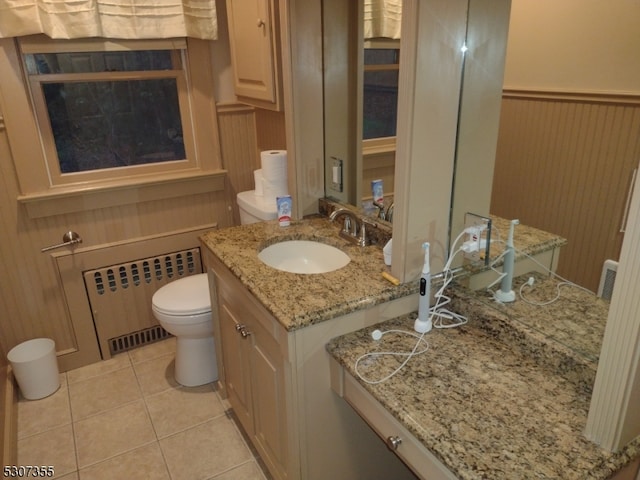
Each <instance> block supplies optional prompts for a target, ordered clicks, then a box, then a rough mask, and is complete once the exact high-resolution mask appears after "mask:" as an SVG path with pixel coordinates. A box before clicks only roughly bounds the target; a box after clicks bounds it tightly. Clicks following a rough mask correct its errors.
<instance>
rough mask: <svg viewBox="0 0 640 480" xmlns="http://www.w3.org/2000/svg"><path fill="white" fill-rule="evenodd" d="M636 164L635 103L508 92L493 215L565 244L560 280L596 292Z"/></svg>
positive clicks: (618, 235)
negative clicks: (553, 236) (543, 232)
mask: <svg viewBox="0 0 640 480" xmlns="http://www.w3.org/2000/svg"><path fill="white" fill-rule="evenodd" d="M639 160H640V96H638V95H608V94H590V93H566V92H563V93H558V92H540V91H514V90H505V91H504V93H503V101H502V113H501V119H500V131H499V135H498V148H497V154H496V165H495V173H494V179H493V194H492V198H491V213H493V214H494V215H498V216H500V217H504V218H518V219H520V221H521V222H522V223H524V224H527V225H531V226H534V227H537V228H540V229H542V230H546V231H549V232H553V233H556V234H558V235H561V236H563V237H565V238H567V240H568V241H569V242H568V245H567V246H566V247H564V248H563V250H562V253H561V255H560V262H559V265H558V274H559V275H561V276H563V277H565V278H567V279H569V280H571V281H574V282H576V283H578V284H580V285H582V286H584V287H586V288H588V289H590V290H593V291H594V292H595V291H596V290H597V288H598V283H599V280H600V274H601V271H602V266H603V263H604V261H605V260H606V259H613V260H618V258H619V255H620V248H621V245H622V239H623V236H624V233H623V232H622V231H621V230H623V229H624V225H623V223H624V220H625V219H624V216H625V210H626V208H625V207H626V204H627V200H628V194H629V191H630V186H631V179H632V177H633V172H634V170H635V169H637V167H638V161H639ZM506 234H507V232H500V235H501V238H502V239H503V240H504V239H505V238H506ZM516 247H517V246H516Z"/></svg>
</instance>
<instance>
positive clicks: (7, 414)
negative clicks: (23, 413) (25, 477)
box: [0, 365, 18, 465]
mask: <svg viewBox="0 0 640 480" xmlns="http://www.w3.org/2000/svg"><path fill="white" fill-rule="evenodd" d="M0 427H1V428H0V435H2V443H1V445H2V451H1V452H0V455H2V465H17V460H18V389H17V388H16V384H15V382H14V379H13V373H12V371H11V367H9V366H8V365H7V366H3V367H2V369H1V371H0Z"/></svg>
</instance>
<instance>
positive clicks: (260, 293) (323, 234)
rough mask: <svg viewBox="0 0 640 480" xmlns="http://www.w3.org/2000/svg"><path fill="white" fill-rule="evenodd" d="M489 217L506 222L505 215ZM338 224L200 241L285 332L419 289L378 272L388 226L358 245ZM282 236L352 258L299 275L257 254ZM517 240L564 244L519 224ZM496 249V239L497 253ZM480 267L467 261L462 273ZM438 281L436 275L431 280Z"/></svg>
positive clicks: (319, 220) (233, 232)
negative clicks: (342, 264)
mask: <svg viewBox="0 0 640 480" xmlns="http://www.w3.org/2000/svg"><path fill="white" fill-rule="evenodd" d="M321 206H324V207H323V209H321V210H322V211H323V212H324V213H327V214H328V213H330V211H331V210H332V209H333V208H335V207H336V204H333V203H326V202H325V203H323V204H321ZM493 221H494V222H496V224H497V225H503V224H504V223H505V222H506V224H507V225H508V221H506V220H503V219H499V218H494V220H493ZM501 222H502V223H501ZM339 228H340V227H339V224H338V223H335V222H330V221H329V219H328V218H327V217H326V216H322V215H318V216H313V217H310V218H306V219H304V220H299V221H293V222H292V223H291V225H290V226H289V227H280V226H279V224H278V222H277V220H273V221H268V222H259V223H254V224H250V225H240V226H237V227H229V228H224V229H220V230H213V231H211V232H208V233H206V234H205V235H203V236H202V241H203V243H204V244H205V245H206V246H207V247H208V248H209V249H210V250H211V252H212V253H213V254H214V255H216V256H217V257H218V258H219V259H220V260H221V261H222V263H223V264H224V265H226V266H227V268H229V270H231V272H232V273H233V274H234V275H235V276H236V277H237V278H238V279H239V280H240V281H241V282H242V283H243V284H244V285H245V287H246V288H247V289H248V290H249V291H250V292H251V293H252V294H253V295H254V296H255V297H256V298H257V299H258V300H260V302H261V303H262V304H263V305H264V307H265V308H266V309H267V310H268V311H269V312H270V313H271V314H272V315H273V316H274V317H275V318H276V319H277V320H278V321H279V322H280V323H281V324H282V325H283V327H284V328H285V329H286V330H288V331H293V330H296V329H298V328H303V327H306V326H309V325H313V324H315V323H318V322H322V321H325V320H329V319H332V318H335V317H337V316H341V315H346V314H349V313H352V312H354V311H357V310H361V309H366V308H370V307H372V306H374V305H378V304H381V303H384V302H388V301H390V300H394V299H397V298H402V297H404V296H407V295H411V294H416V293H417V292H418V282H417V280H416V281H414V282H408V283H405V284H402V285H398V286H396V285H393V284H391V283H390V282H389V281H387V280H385V279H384V278H383V277H382V275H381V274H382V272H383V271H387V272H390V269H389V267H387V266H386V265H385V264H384V258H383V254H382V246H384V244H385V243H386V241H387V240H388V235H389V234H390V232H389V231H387V229H384V228H383V229H371V230H372V237H373V240H374V241H375V242H376V243H375V244H374V245H371V246H367V247H358V246H357V245H355V244H352V243H349V242H348V241H346V240H344V239H342V238H340V237H339V236H338V231H339ZM284 240H314V241H319V242H323V243H327V244H329V245H333V246H335V247H338V248H340V249H341V250H343V251H344V252H345V253H347V255H349V257H350V258H351V262H350V263H349V264H348V265H347V266H346V267H344V268H342V269H340V270H336V271H334V272H330V273H326V274H322V275H303V274H295V273H288V272H281V271H279V270H275V269H273V268H271V267H268V266H267V265H265V264H264V263H262V262H261V261H260V260H259V259H258V252H260V250H262V249H263V248H265V247H267V246H269V245H271V244H273V243H277V242H280V241H284ZM515 241H516V243H517V245H519V246H520V247H521V248H522V249H523V250H524V251H526V253H528V254H530V255H534V254H536V253H538V252H542V251H545V250H549V249H551V248H555V247H559V246H562V245H564V243H566V240H565V239H563V238H561V237H559V236H557V235H554V234H551V233H547V232H543V231H541V230H538V229H535V228H532V227H527V226H525V225H519V226H518V228H517V230H516V236H515ZM492 248H493V246H492ZM498 249H499V246H498V244H496V249H495V251H496V255H499V250H498ZM492 256H493V255H492ZM483 268H484V266H480V265H476V266H466V267H465V272H464V274H467V275H468V274H472V273H474V272H476V271H477V270H481V269H483ZM437 282H438V281H437V279H434V285H437Z"/></svg>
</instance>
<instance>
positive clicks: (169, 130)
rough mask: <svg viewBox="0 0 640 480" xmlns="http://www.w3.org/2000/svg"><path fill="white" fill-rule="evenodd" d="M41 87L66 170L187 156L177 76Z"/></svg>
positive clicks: (59, 156) (120, 165)
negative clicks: (173, 77) (172, 77)
mask: <svg viewBox="0 0 640 480" xmlns="http://www.w3.org/2000/svg"><path fill="white" fill-rule="evenodd" d="M42 89H43V93H44V97H45V102H46V105H47V110H48V112H49V120H50V123H51V129H52V132H53V137H54V140H55V144H56V150H57V153H58V161H59V163H60V171H61V173H63V174H64V173H74V172H84V171H89V170H99V169H105V168H116V167H124V166H132V165H144V164H149V163H158V162H166V161H172V160H183V159H184V158H185V149H184V143H183V139H182V124H181V121H180V107H179V103H178V93H177V92H178V90H177V85H176V80H175V79H158V80H132V81H112V82H108V81H97V82H61V83H43V84H42Z"/></svg>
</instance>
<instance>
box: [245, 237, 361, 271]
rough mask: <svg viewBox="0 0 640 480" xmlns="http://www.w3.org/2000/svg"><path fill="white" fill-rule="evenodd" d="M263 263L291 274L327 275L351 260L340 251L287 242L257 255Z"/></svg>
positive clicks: (322, 244) (315, 243) (321, 246)
mask: <svg viewBox="0 0 640 480" xmlns="http://www.w3.org/2000/svg"><path fill="white" fill-rule="evenodd" d="M258 258H259V259H260V260H262V262H263V263H265V264H267V265H269V266H270V267H272V268H275V269H277V270H282V271H284V272H291V273H327V272H332V271H334V270H338V269H339V268H342V267H344V266H345V265H347V264H348V263H349V262H350V261H351V259H350V258H349V255H347V254H346V253H344V252H343V251H342V250H340V249H338V248H336V247H332V246H331V245H326V244H324V243H320V242H312V241H309V240H287V241H284V242H279V243H275V244H273V245H270V246H268V247H267V248H265V249H264V250H262V251H261V252H260V253H259V254H258Z"/></svg>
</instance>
